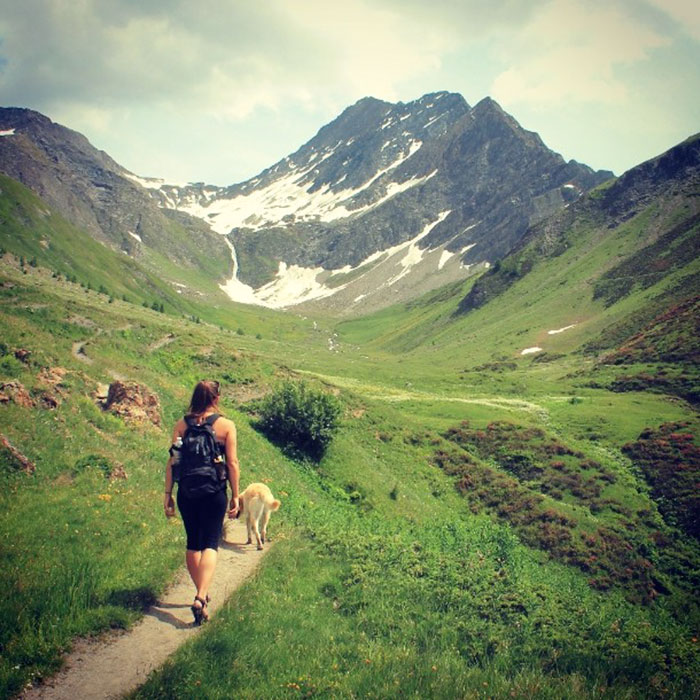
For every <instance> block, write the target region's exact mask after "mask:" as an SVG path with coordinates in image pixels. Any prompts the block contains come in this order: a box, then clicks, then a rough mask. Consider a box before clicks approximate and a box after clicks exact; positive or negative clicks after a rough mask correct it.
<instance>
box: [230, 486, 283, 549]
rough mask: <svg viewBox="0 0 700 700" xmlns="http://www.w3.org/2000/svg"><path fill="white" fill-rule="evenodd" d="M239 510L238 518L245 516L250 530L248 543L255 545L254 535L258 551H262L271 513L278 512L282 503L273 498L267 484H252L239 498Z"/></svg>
mask: <svg viewBox="0 0 700 700" xmlns="http://www.w3.org/2000/svg"><path fill="white" fill-rule="evenodd" d="M238 503H239V506H240V508H239V510H238V515H237V516H236V517H237V518H240V517H241V514H243V515H245V519H246V527H247V528H248V541H247V542H246V544H253V535H255V541H256V542H257V545H258V549H262V548H263V545H264V544H265V540H266V539H267V523H268V521H269V520H270V513H271V512H272V511H273V510H277V509H278V508H279V507H280V506H281V505H282V503H281V502H280V501H278V500H277V499H276V498H274V497H273V495H272V491H270V489H269V488H268V487H267V486H265V484H259V483H255V484H250V486H248V488H247V489H246V490H245V491H243V493H241V494H240V495H239V497H238Z"/></svg>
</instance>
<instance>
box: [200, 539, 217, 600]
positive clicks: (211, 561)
mask: <svg viewBox="0 0 700 700" xmlns="http://www.w3.org/2000/svg"><path fill="white" fill-rule="evenodd" d="M198 554H200V558H199V565H198V567H197V580H196V581H195V586H197V597H198V598H201V599H202V600H206V599H207V594H208V593H209V586H210V585H211V582H212V579H213V578H214V570H215V569H216V560H217V558H218V552H217V551H216V550H215V549H210V548H207V549H205V550H204V551H203V552H198Z"/></svg>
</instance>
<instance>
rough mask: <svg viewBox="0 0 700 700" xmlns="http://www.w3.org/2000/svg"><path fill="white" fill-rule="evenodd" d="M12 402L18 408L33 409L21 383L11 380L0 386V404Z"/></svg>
mask: <svg viewBox="0 0 700 700" xmlns="http://www.w3.org/2000/svg"><path fill="white" fill-rule="evenodd" d="M9 401H14V402H15V403H16V404H18V405H19V406H24V407H25V408H33V407H34V401H33V400H32V397H31V396H30V395H29V392H28V391H27V390H26V389H25V388H24V385H23V384H22V383H21V382H18V381H16V380H13V381H11V382H5V383H4V384H0V403H8V402H9Z"/></svg>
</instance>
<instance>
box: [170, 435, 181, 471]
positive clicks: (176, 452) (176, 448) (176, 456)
mask: <svg viewBox="0 0 700 700" xmlns="http://www.w3.org/2000/svg"><path fill="white" fill-rule="evenodd" d="M181 449H182V438H181V437H180V436H179V435H178V436H177V437H176V438H175V442H174V443H173V444H172V445H171V446H170V456H171V457H172V459H173V461H172V470H173V481H178V480H179V478H180V450H181Z"/></svg>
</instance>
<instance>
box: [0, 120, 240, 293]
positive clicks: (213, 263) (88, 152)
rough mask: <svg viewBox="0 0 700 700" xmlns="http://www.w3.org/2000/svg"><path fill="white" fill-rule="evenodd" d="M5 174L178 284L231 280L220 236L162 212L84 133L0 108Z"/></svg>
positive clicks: (1, 163) (183, 217) (0, 158)
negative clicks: (191, 279)
mask: <svg viewBox="0 0 700 700" xmlns="http://www.w3.org/2000/svg"><path fill="white" fill-rule="evenodd" d="M0 173H4V174H5V175H7V176H9V177H11V178H13V179H14V180H17V181H19V182H20V183H22V184H23V185H25V186H26V187H28V188H29V189H30V190H32V191H33V192H34V193H35V194H37V195H38V196H39V197H41V199H42V200H43V201H44V202H45V203H46V204H47V205H48V206H49V207H50V208H51V209H52V210H54V211H55V212H57V213H59V214H61V215H62V216H63V217H64V218H65V219H67V220H68V221H69V222H70V223H71V224H73V225H74V226H77V227H78V228H80V229H82V230H83V231H85V232H87V233H89V234H90V235H91V236H92V237H93V238H95V239H97V240H98V241H100V242H102V243H103V244H105V245H106V246H108V247H110V248H112V249H113V250H117V251H121V252H123V253H126V254H127V255H129V256H131V257H132V258H135V259H140V260H141V261H142V262H144V263H145V264H147V265H150V266H151V267H152V268H153V269H154V270H158V271H160V272H161V273H162V272H164V267H165V266H167V267H168V268H169V269H168V271H167V274H168V276H171V275H172V274H173V272H174V275H173V276H174V278H175V279H178V277H177V268H182V269H184V270H189V271H195V272H199V273H202V274H203V275H204V276H205V277H207V278H208V280H209V284H210V285H211V286H215V283H216V282H223V281H224V280H225V279H227V278H228V277H229V275H230V270H231V253H230V250H229V247H228V246H227V244H226V241H225V240H223V239H222V237H221V236H218V235H216V234H214V233H213V232H212V231H211V230H210V229H209V227H208V226H206V225H203V224H202V222H201V221H200V220H199V219H196V218H194V217H190V216H187V215H186V214H183V213H181V212H176V211H168V210H164V209H162V208H160V207H158V206H157V204H156V203H155V202H154V201H153V200H152V199H151V197H149V195H148V191H147V190H144V188H143V187H142V186H141V185H140V184H139V183H138V182H135V181H134V176H133V175H132V174H131V173H129V172H128V171H127V170H126V169H125V168H123V167H122V166H120V165H119V164H118V163H116V162H115V161H114V160H112V158H110V157H109V156H108V155H107V154H106V153H104V152H103V151H99V150H98V149H96V148H94V147H93V146H92V145H91V144H90V142H89V141H88V140H87V139H86V138H85V137H84V136H83V135H82V134H79V133H77V132H75V131H72V130H71V129H67V128H66V127H64V126H61V125H60V124H55V123H54V122H52V121H51V120H50V119H49V118H48V117H45V116H44V115H42V114H39V113H38V112H35V111H32V110H29V109H19V108H1V109H0ZM172 268H175V270H173V269H172ZM179 281H180V282H183V279H180V280H179Z"/></svg>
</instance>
